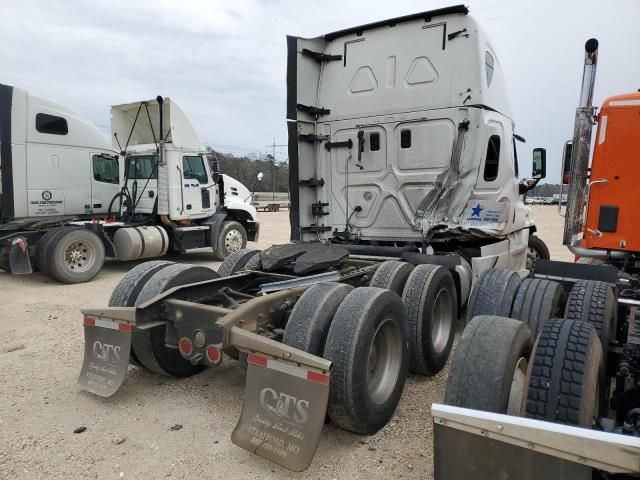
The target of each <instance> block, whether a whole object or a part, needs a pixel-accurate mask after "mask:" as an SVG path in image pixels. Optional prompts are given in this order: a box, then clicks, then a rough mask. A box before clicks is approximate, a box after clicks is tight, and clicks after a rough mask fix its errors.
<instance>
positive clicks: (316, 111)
mask: <svg viewBox="0 0 640 480" xmlns="http://www.w3.org/2000/svg"><path fill="white" fill-rule="evenodd" d="M296 109H297V110H300V111H301V112H306V113H308V114H309V115H329V114H330V113H331V110H329V109H328V108H324V107H313V106H311V105H303V104H302V103H298V104H297V105H296Z"/></svg>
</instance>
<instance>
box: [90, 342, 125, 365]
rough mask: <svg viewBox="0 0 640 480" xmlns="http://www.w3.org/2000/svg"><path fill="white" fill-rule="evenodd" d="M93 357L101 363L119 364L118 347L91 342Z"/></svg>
mask: <svg viewBox="0 0 640 480" xmlns="http://www.w3.org/2000/svg"><path fill="white" fill-rule="evenodd" d="M93 356H94V357H95V358H96V359H97V360H101V361H103V362H109V363H118V362H120V346H118V345H110V344H108V343H102V342H100V341H95V342H93Z"/></svg>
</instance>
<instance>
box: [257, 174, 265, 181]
mask: <svg viewBox="0 0 640 480" xmlns="http://www.w3.org/2000/svg"><path fill="white" fill-rule="evenodd" d="M256 178H257V180H258V181H259V182H261V181H262V179H263V178H264V173H262V172H258V176H257V177H256Z"/></svg>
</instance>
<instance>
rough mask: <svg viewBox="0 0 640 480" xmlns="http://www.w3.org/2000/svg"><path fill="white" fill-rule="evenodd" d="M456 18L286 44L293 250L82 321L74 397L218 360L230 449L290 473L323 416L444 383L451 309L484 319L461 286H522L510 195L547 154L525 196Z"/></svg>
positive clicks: (486, 79)
mask: <svg viewBox="0 0 640 480" xmlns="http://www.w3.org/2000/svg"><path fill="white" fill-rule="evenodd" d="M467 13H468V10H467V8H466V7H464V6H463V5H459V6H455V7H450V8H445V9H440V10H434V11H429V12H422V13H418V14H415V15H409V16H406V17H400V18H393V19H389V20H385V21H381V22H377V23H373V24H369V25H362V26H358V27H354V28H349V29H346V30H342V31H339V32H334V33H330V34H326V35H323V36H321V37H317V38H314V39H303V38H298V37H289V38H288V67H287V87H288V94H287V107H288V108H287V111H288V115H287V120H288V128H289V173H290V176H289V182H290V183H289V185H290V194H291V212H290V216H291V217H290V219H291V222H290V223H291V232H292V240H294V243H292V244H288V245H278V246H273V247H271V248H269V249H266V250H264V251H257V250H248V249H240V250H237V251H236V252H234V253H233V254H231V255H230V256H229V257H227V258H226V259H225V260H224V262H223V263H222V265H221V266H220V267H219V269H218V271H217V272H216V271H213V270H211V269H207V268H204V267H199V266H189V265H184V264H172V263H170V262H163V261H154V262H147V263H143V264H141V265H139V266H137V267H136V268H135V269H133V270H131V271H130V272H129V273H128V274H126V275H125V276H124V277H123V279H122V280H121V281H120V283H119V284H118V285H117V286H116V288H115V289H114V291H113V294H112V296H111V299H110V302H109V307H98V308H89V309H85V310H83V313H84V329H85V356H84V363H83V367H82V371H81V373H80V378H79V383H80V385H81V386H82V387H83V388H84V389H86V390H88V391H91V392H93V393H95V394H97V395H100V396H105V397H107V396H111V395H113V394H114V393H115V392H116V391H117V390H118V389H119V388H120V386H121V385H122V383H123V381H124V378H125V376H126V374H127V370H128V362H129V360H130V361H132V362H136V363H137V364H138V365H141V366H142V367H143V368H145V369H147V370H150V371H153V372H156V373H160V374H164V375H170V376H175V377H186V376H189V375H194V374H197V373H199V372H201V371H202V370H203V369H205V368H209V367H214V366H215V365H217V364H219V362H220V361H221V360H222V358H223V354H227V355H229V356H231V357H232V358H237V359H239V360H240V363H241V364H244V365H245V366H247V367H248V371H247V380H246V391H245V395H244V406H243V411H242V415H241V418H240V420H239V422H238V425H237V427H236V429H235V430H234V432H233V434H232V440H233V442H234V443H236V444H237V445H239V446H241V447H243V448H246V449H247V450H249V451H251V452H254V453H257V454H258V455H261V456H263V457H265V458H268V459H270V460H272V461H274V462H276V463H278V464H280V465H283V466H285V467H287V468H290V469H293V470H298V471H299V470H303V469H305V468H306V467H307V466H308V465H309V464H310V462H311V461H312V458H313V455H314V452H315V449H316V447H317V445H318V441H319V438H320V434H321V432H322V428H323V425H324V423H325V418H326V417H327V415H328V417H329V418H330V419H331V421H332V422H333V423H334V424H335V425H337V426H340V427H341V428H344V429H346V430H349V431H352V432H355V433H359V434H372V433H375V432H376V431H378V430H379V429H380V428H382V427H383V426H384V425H386V424H387V422H388V421H389V419H390V418H391V417H392V416H393V414H394V411H395V408H396V406H397V404H398V401H399V399H400V397H401V394H402V390H403V387H404V383H405V379H406V375H407V371H411V372H414V373H416V374H421V375H434V374H436V373H438V372H439V371H441V370H442V368H444V366H445V364H446V361H447V358H448V357H449V354H450V352H451V350H452V347H453V341H454V336H455V324H456V321H457V319H458V318H459V316H460V313H461V311H462V309H463V308H464V307H465V305H467V304H468V303H469V306H468V307H467V309H468V310H471V311H474V310H475V309H477V308H481V307H482V305H481V304H482V302H481V301H480V300H481V299H478V298H477V297H473V296H471V297H470V291H471V287H472V284H473V283H474V281H475V279H476V278H477V277H478V276H479V275H481V274H482V272H484V271H486V270H489V269H491V268H492V267H495V266H500V267H502V268H503V269H505V270H501V272H506V273H504V274H500V275H494V277H493V280H494V281H495V282H499V283H500V284H501V285H504V286H505V288H504V290H505V292H511V289H512V288H513V285H514V284H517V282H518V281H519V279H520V276H526V275H527V274H528V271H527V269H526V261H527V250H528V246H529V245H531V244H530V242H529V240H530V238H532V237H531V236H530V234H531V232H532V230H533V223H532V219H531V215H530V212H529V210H528V209H527V208H526V206H525V205H524V204H523V201H522V195H523V194H524V193H526V191H527V190H529V189H530V188H532V187H533V185H534V184H535V183H536V182H537V181H538V180H539V179H540V178H542V177H543V176H544V170H545V158H544V150H542V149H537V150H535V151H534V168H533V175H532V176H533V178H532V179H531V180H529V181H526V182H524V183H520V182H519V180H518V175H517V172H518V170H517V158H516V149H515V144H516V143H515V140H516V137H515V136H514V133H513V129H514V124H513V120H512V119H511V112H510V109H509V105H508V101H507V94H506V89H505V82H504V78H503V74H502V69H501V67H500V63H499V62H498V60H497V57H496V54H495V51H494V50H493V48H492V47H491V45H490V43H489V41H488V39H487V37H486V35H485V34H484V33H483V32H482V30H481V29H480V27H479V26H478V25H477V23H476V22H475V20H474V19H473V18H471V17H470V16H468V15H467ZM533 238H535V237H533ZM505 295H506V293H505ZM496 313H499V312H496ZM116 350H117V351H118V353H119V355H118V356H114V355H111V353H110V352H113V351H116ZM108 413H109V409H108V408H105V414H108Z"/></svg>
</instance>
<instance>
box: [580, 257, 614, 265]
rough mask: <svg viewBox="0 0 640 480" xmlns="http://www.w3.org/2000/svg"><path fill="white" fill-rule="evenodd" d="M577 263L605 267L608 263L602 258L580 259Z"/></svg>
mask: <svg viewBox="0 0 640 480" xmlns="http://www.w3.org/2000/svg"><path fill="white" fill-rule="evenodd" d="M576 263H580V264H583V265H605V264H606V263H607V262H605V261H604V260H603V259H601V258H592V257H580V258H579V259H578V261H577V262H576Z"/></svg>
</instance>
